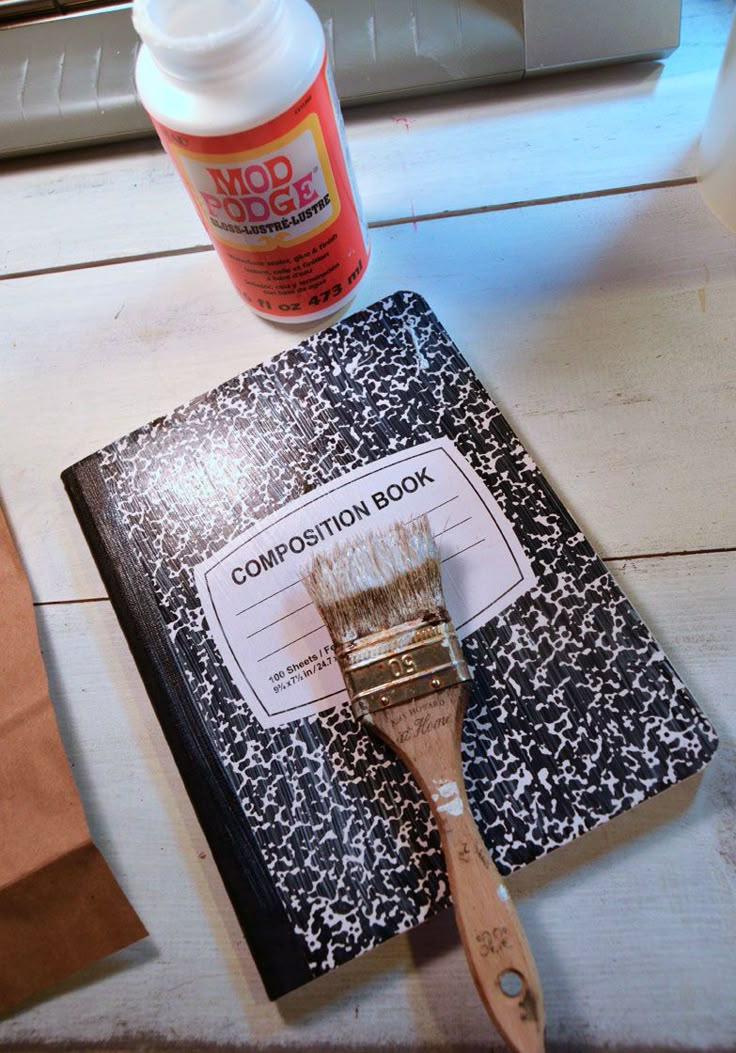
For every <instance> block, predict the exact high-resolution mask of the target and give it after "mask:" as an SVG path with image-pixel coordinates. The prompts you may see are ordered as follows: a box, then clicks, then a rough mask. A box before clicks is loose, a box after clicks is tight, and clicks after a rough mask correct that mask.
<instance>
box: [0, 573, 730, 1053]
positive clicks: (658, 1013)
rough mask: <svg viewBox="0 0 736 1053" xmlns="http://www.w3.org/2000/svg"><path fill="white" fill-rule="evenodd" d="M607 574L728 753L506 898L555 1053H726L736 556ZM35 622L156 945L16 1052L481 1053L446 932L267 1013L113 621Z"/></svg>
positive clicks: (433, 929)
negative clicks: (525, 946)
mask: <svg viewBox="0 0 736 1053" xmlns="http://www.w3.org/2000/svg"><path fill="white" fill-rule="evenodd" d="M614 572H615V573H616V575H617V576H618V577H619V579H620V580H621V582H622V584H623V586H624V588H626V589H627V590H628V592H629V593H630V595H631V596H632V598H633V600H634V602H635V603H636V605H637V606H638V607H639V609H640V610H641V611H642V612H643V614H644V615H645V616H646V617H647V618H648V619H649V620H650V623H651V624H652V626H653V628H654V629H655V631H656V632H657V634H658V636H659V638H660V640H661V642H662V643H663V645H664V646H665V648H666V649H668V651H669V652H670V654H671V656H672V658H673V660H674V661H675V664H676V665H677V666H678V668H679V670H680V672H681V673H682V675H683V676H684V677H685V679H686V680H687V681H688V682H689V684H690V685H691V687H692V688H693V690H694V691H695V693H696V695H697V697H698V698H699V699H700V701H701V704H702V705H703V707H704V708H705V710H706V712H708V713H709V714H710V715H711V717H712V718H713V719H714V720H715V722H716V724H717V726H718V728H719V731H720V733H721V738H722V742H721V748H720V750H719V753H718V754H717V755H716V759H715V761H714V762H713V764H712V765H711V766H710V768H709V769H708V771H707V772H706V773H705V775H704V777H703V778H702V781H701V782H700V785H697V784H696V783H694V782H691V783H689V784H686V785H685V786H682V787H680V788H677V789H675V790H673V791H669V792H668V793H665V794H663V795H661V796H660V797H659V798H658V799H657V800H655V801H652V802H648V803H647V804H645V805H642V806H640V807H638V808H637V809H635V810H634V812H632V813H630V814H629V815H627V816H623V817H621V818H620V819H617V820H615V821H614V822H613V823H609V824H607V825H606V826H605V827H604V828H601V829H599V830H597V831H594V832H593V833H591V834H588V835H586V837H584V838H582V839H580V840H579V841H577V842H575V843H574V844H572V845H570V846H568V847H566V848H565V849H561V850H558V851H557V852H556V853H554V854H553V855H552V856H550V857H548V858H547V859H546V860H542V861H540V862H538V863H536V864H534V865H533V866H532V867H529V868H527V870H526V871H525V872H523V873H522V874H519V875H517V876H516V877H515V878H513V879H512V885H513V888H514V892H515V895H516V896H517V900H518V901H519V904H520V911H521V914H522V916H523V920H524V923H525V926H526V928H527V932H528V934H529V936H530V939H531V941H532V944H533V946H534V949H535V954H536V957H537V961H538V965H539V969H540V973H541V978H542V982H543V985H544V988H545V995H546V1004H547V1011H548V1020H549V1032H548V1035H549V1040H550V1042H555V1043H556V1044H557V1045H556V1046H555V1048H560V1049H561V1048H565V1049H569V1050H579V1049H581V1048H585V1049H588V1050H595V1049H599V1048H600V1049H602V1048H604V1047H605V1048H612V1047H613V1048H621V1047H623V1048H626V1047H628V1048H631V1049H641V1048H643V1047H645V1046H647V1047H648V1046H650V1045H651V1046H656V1047H658V1048H659V1047H664V1046H674V1045H675V1044H677V1045H678V1048H687V1049H706V1048H711V1049H712V1048H715V1047H722V1048H727V1047H728V1044H729V1042H730V1041H731V1040H732V1037H733V1034H734V1028H736V1003H735V1002H734V999H733V997H732V994H733V992H732V983H733V976H734V975H735V973H736V931H735V925H734V918H735V915H734V905H735V904H736V868H735V864H734V860H735V859H736V844H735V842H734V829H735V826H734V800H736V785H735V784H734V772H735V771H736V766H735V765H734V760H735V759H736V707H734V704H733V703H734V687H733V685H734V682H735V680H736V676H735V675H734V674H736V668H734V655H733V641H734V639H736V554H734V553H730V554H722V555H716V556H702V555H701V556H690V557H675V558H665V559H653V560H634V561H630V562H627V563H626V564H619V565H617V566H616V567H615V568H614ZM37 613H38V620H39V625H40V631H41V639H42V645H43V650H44V656H45V659H46V663H47V667H48V669H49V674H50V681H51V693H52V697H53V698H54V699H55V702H56V707H57V712H58V714H59V719H60V723H61V727H62V733H63V737H64V741H65V744H66V746H67V749H68V751H69V753H70V756H71V759H72V761H73V763H74V771H75V775H76V778H77V781H78V785H79V788H80V791H81V793H82V796H83V798H84V800H85V802H86V806H87V808H88V812H89V817H90V822H91V826H92V829H93V832H94V835H95V837H96V838H97V840H98V842H99V844H100V845H101V847H102V848H103V850H104V851H105V853H106V854H107V857H108V859H109V860H110V862H111V864H112V866H113V867H114V869H115V872H116V874H117V875H118V876H119V878H120V880H121V881H122V884H123V886H124V887H125V889H126V890H127V892H128V894H129V895H130V897H131V899H132V901H133V902H134V904H135V906H136V907H137V908H138V910H139V911H140V913H141V915H142V917H143V918H144V920H145V921H146V923H147V924H148V926H149V928H150V930H151V938H150V939H149V940H148V941H146V942H145V943H143V944H141V945H140V946H138V947H135V948H131V949H130V950H128V951H125V952H123V953H121V954H119V955H117V956H116V957H115V958H113V959H110V960H109V961H107V962H102V963H100V964H99V965H97V966H94V967H93V968H91V969H88V970H87V971H86V972H85V973H84V975H82V976H80V977H79V979H78V980H76V981H69V982H68V983H66V984H63V985H60V986H59V987H57V988H56V990H55V991H54V992H53V996H52V997H50V998H48V999H45V1000H38V1001H37V1002H35V1003H34V1004H32V1005H31V1006H30V1007H28V1008H27V1009H26V1010H25V1011H23V1012H19V1013H17V1014H15V1015H14V1016H11V1017H9V1018H7V1019H5V1020H4V1021H2V1022H0V1045H2V1047H3V1049H12V1048H13V1046H14V1044H20V1043H34V1042H43V1041H45V1042H50V1041H52V1040H53V1041H54V1042H57V1043H66V1042H77V1043H79V1044H80V1045H84V1044H85V1043H92V1042H103V1041H104V1042H111V1043H120V1044H125V1043H128V1044H131V1043H133V1042H137V1043H142V1042H143V1041H144V1040H145V1041H146V1042H147V1043H151V1044H152V1045H155V1044H160V1045H164V1044H166V1043H167V1042H174V1041H175V1042H178V1043H184V1044H187V1045H188V1046H189V1047H190V1048H191V1047H192V1046H194V1045H197V1044H199V1043H207V1044H214V1045H217V1044H223V1045H224V1044H232V1046H233V1047H237V1048H243V1049H245V1048H250V1049H255V1048H258V1049H266V1048H276V1047H278V1048H284V1047H286V1048H291V1049H297V1048H299V1049H305V1048H316V1047H320V1046H321V1047H322V1048H325V1047H329V1048H334V1041H335V1036H336V1035H339V1036H340V1040H339V1045H340V1048H341V1049H346V1050H349V1049H351V1048H353V1047H356V1048H357V1047H360V1046H362V1048H364V1049H378V1048H389V1047H390V1048H393V1049H396V1048H402V1049H427V1048H436V1047H439V1046H441V1047H442V1048H450V1047H451V1048H453V1049H458V1050H461V1049H473V1050H478V1049H481V1048H483V1049H485V1048H488V1047H487V1043H488V1042H489V1026H488V1022H487V1020H486V1017H485V1014H484V1012H483V1010H482V1008H481V1007H480V1005H479V1003H478V999H477V996H476V994H475V991H474V989H473V986H472V983H471V981H470V979H469V978H468V976H467V973H466V968H465V964H464V959H463V955H462V953H461V951H460V947H459V944H458V940H457V936H456V934H455V932H454V929H453V925H452V921H451V918H450V917H449V915H448V916H444V917H442V918H439V919H436V920H435V921H434V922H432V923H430V924H428V925H426V926H424V927H423V928H422V929H421V930H419V931H417V932H415V933H413V934H411V935H410V936H407V937H399V938H396V939H394V940H392V941H390V943H389V944H387V945H385V946H383V947H381V948H379V949H377V950H376V951H374V952H371V953H370V954H368V955H366V956H364V957H362V958H360V959H358V960H356V961H354V962H352V963H351V964H350V965H348V966H344V967H342V968H341V969H339V970H337V971H336V972H335V973H333V974H332V975H330V976H327V977H324V978H322V979H321V980H320V981H318V982H316V983H314V984H312V985H310V986H308V987H307V988H303V989H302V990H301V991H298V992H295V993H293V994H292V995H289V996H288V997H287V998H286V999H283V1000H282V1001H281V1002H280V1003H279V1004H278V1005H274V1004H272V1003H269V1002H268V1001H267V999H266V997H265V995H264V993H263V990H262V988H261V985H260V981H259V979H258V976H257V973H256V971H255V967H254V966H253V963H252V961H251V959H250V956H249V954H248V951H247V948H246V947H245V946H244V944H243V940H242V937H241V935H240V934H239V931H238V928H237V925H236V922H235V920H234V917H233V915H232V912H231V910H230V907H229V903H228V901H227V899H226V897H225V895H224V893H223V890H222V887H221V884H220V880H219V877H218V875H217V873H216V870H215V868H214V866H213V865H212V862H211V859H210V857H209V851H208V848H207V845H206V842H205V841H204V839H203V837H202V834H201V832H200V830H199V828H198V826H197V823H196V821H195V819H194V816H193V813H192V811H191V808H190V806H189V803H188V801H187V799H186V796H185V794H184V791H183V789H182V787H181V784H180V781H179V778H178V775H177V773H176V770H175V768H174V765H173V762H172V760H171V758H170V756H169V753H168V750H167V747H166V745H165V743H164V741H163V738H162V735H161V733H160V731H159V729H158V726H157V724H156V722H155V718H154V717H153V715H152V710H151V708H150V706H149V704H148V701H147V699H146V698H145V695H144V692H143V688H142V686H141V684H140V681H139V678H138V674H137V672H136V670H135V667H134V665H133V662H132V659H131V658H130V656H129V654H128V652H127V649H126V647H125V643H124V641H123V638H122V635H121V633H120V630H119V628H118V626H117V623H116V621H115V617H114V614H113V612H112V610H111V608H110V606H109V604H107V603H106V602H102V603H89V604H72V605H60V606H51V607H44V608H40V609H39V610H38V612H37ZM448 992H452V995H451V997H448V994H447V993H448ZM714 1007H715V1008H714ZM607 1044H609V1045H607ZM495 1048H498V1047H496V1046H494V1049H495Z"/></svg>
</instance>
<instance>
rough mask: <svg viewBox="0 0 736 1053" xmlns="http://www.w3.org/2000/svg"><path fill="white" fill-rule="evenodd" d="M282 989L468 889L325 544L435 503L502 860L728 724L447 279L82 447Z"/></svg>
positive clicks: (129, 600)
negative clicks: (361, 720) (690, 685)
mask: <svg viewBox="0 0 736 1053" xmlns="http://www.w3.org/2000/svg"><path fill="white" fill-rule="evenodd" d="M63 478H64V482H65V485H66V487H67V489H68V492H69V495H70V497H71V499H72V502H73V504H74V507H75V509H76V512H77V515H78V517H79V520H80V523H81V525H82V528H83V529H84V532H85V534H86V536H87V540H88V542H89V544H90V546H91V548H92V551H93V553H94V555H95V558H96V560H97V563H98V566H99V568H100V571H101V573H102V576H103V578H104V580H105V583H106V585H107V587H108V589H109V592H110V597H111V600H112V602H113V604H114V606H115V610H116V612H117V615H118V617H119V619H120V622H121V625H122V627H123V629H124V631H125V633H126V636H127V639H128V642H129V644H130V647H131V650H132V652H133V654H134V656H135V658H136V661H137V663H138V667H139V669H140V672H141V675H142V677H143V679H144V681H145V684H146V687H147V689H148V692H149V695H150V697H151V701H152V703H153V705H154V708H155V710H156V713H157V715H158V718H159V721H160V722H161V725H162V728H163V730H164V733H165V734H166V737H167V740H168V742H169V745H170V747H171V749H172V752H173V754H174V757H175V759H176V762H177V764H178V767H179V770H180V773H181V776H182V780H183V782H184V785H185V787H186V789H187V792H188V793H189V796H190V798H191V800H192V802H193V804H194V807H195V809H196V811H197V815H198V817H199V820H200V822H201V824H202V827H203V829H204V831H205V834H206V836H207V838H208V840H209V843H210V845H211V848H212V852H213V856H214V858H215V860H216V862H217V864H218V867H219V869H220V873H221V874H222V877H223V880H224V882H225V885H226V887H227V889H228V893H229V895H230V898H231V900H232V902H233V905H234V908H235V910H236V913H237V915H238V918H239V920H240V923H241V925H242V926H243V931H244V933H245V935H246V937H247V939H248V943H249V945H250V948H251V950H252V952H253V955H254V957H255V960H256V962H257V964H258V966H259V969H260V971H261V975H262V977H263V980H264V983H265V986H266V989H267V991H268V993H269V995H270V996H271V997H278V996H279V995H281V994H284V993H285V992H286V991H288V990H291V989H292V988H294V987H296V986H298V985H300V984H302V983H305V982H306V981H308V980H309V979H311V978H313V977H316V976H318V975H320V974H321V973H323V972H325V971H327V970H329V969H331V968H333V967H335V966H336V965H339V964H340V963H341V962H345V961H347V960H349V959H350V958H352V957H354V956H355V955H357V954H359V953H361V952H363V951H365V950H368V949H369V948H370V947H372V946H374V945H376V944H377V943H379V942H380V941H381V940H384V939H386V938H388V937H390V936H392V935H394V934H396V933H399V932H403V931H406V930H407V929H410V928H411V927H413V926H414V925H417V924H418V923H420V922H421V921H423V920H424V919H425V918H427V917H429V916H431V915H432V914H434V913H435V912H436V911H438V910H439V909H441V908H442V907H444V906H445V905H446V904H447V902H448V892H447V882H446V875H445V871H444V864H443V860H442V855H441V852H440V848H439V838H438V834H437V832H436V829H435V828H434V826H433V823H432V821H431V819H430V817H429V813H428V810H427V808H426V806H425V804H424V802H423V801H422V799H421V796H420V794H419V791H418V790H417V788H416V787H415V785H414V783H413V781H412V778H411V776H410V775H409V774H408V773H407V772H406V770H405V769H404V768H403V766H402V765H401V763H400V762H399V761H397V760H396V759H395V758H394V757H393V756H392V755H391V753H390V751H389V750H388V749H387V748H386V747H384V746H383V745H382V744H381V743H380V742H379V741H377V740H375V739H374V738H372V737H371V736H369V735H368V734H367V733H366V732H365V731H364V729H363V728H361V727H360V725H359V724H357V723H356V721H355V720H354V718H353V716H352V713H351V710H350V707H349V705H348V704H347V701H346V694H345V691H344V688H343V686H342V682H341V679H340V676H339V672H338V671H337V668H336V665H335V662H334V659H333V655H332V652H331V647H330V643H329V637H328V635H327V631H326V629H325V628H324V626H322V625H321V624H320V621H319V618H318V617H317V616H316V612H315V611H314V609H313V608H312V607H311V606H310V604H309V601H308V598H307V597H306V594H305V593H304V592H303V587H302V585H301V582H300V578H299V568H300V566H301V565H302V564H303V563H304V562H305V561H306V560H307V559H309V558H310V556H311V555H312V554H313V553H314V552H315V551H317V550H318V549H319V547H320V546H322V545H329V544H331V543H334V540H335V539H337V538H338V537H339V538H340V539H343V540H344V538H345V536H347V535H348V534H349V533H350V532H355V533H356V534H359V533H360V532H361V531H365V530H368V529H373V528H375V527H380V526H381V525H382V524H386V523H388V522H391V521H392V520H395V519H397V518H410V517H411V516H413V515H415V514H420V513H422V512H428V513H429V515H430V523H431V525H432V528H433V532H434V533H435V536H436V537H437V539H438V544H439V546H440V556H441V559H442V567H443V582H444V586H445V591H446V595H447V599H448V606H449V608H450V613H451V614H452V616H453V618H454V620H455V622H456V624H457V626H458V629H459V633H460V636H461V639H462V640H463V648H464V651H465V656H466V659H467V661H468V663H469V665H470V667H471V670H472V672H473V674H474V687H473V695H472V699H471V701H470V703H469V706H468V710H467V714H466V718H465V722H464V724H463V757H464V765H465V773H466V781H467V789H468V796H469V799H470V801H471V805H472V807H473V811H474V813H475V816H476V818H477V821H478V825H479V828H480V831H481V834H482V835H483V837H484V839H485V841H486V843H487V845H488V846H489V849H490V851H491V853H492V855H493V858H494V860H495V861H496V863H497V865H498V867H499V869H500V870H501V871H502V872H503V873H508V872H509V871H511V870H513V869H515V868H517V867H520V866H523V865H524V864H525V863H528V862H530V861H531V860H533V859H535V858H537V857H539V856H541V855H543V854H544V853H546V852H548V851H550V850H552V849H554V848H555V847H557V846H558V845H561V844H564V843H566V842H568V841H570V840H571V839H573V838H574V837H576V836H578V835H579V834H582V833H584V832H585V831H586V830H589V829H592V828H593V827H595V826H597V825H599V824H600V823H602V822H604V821H606V820H607V819H610V818H612V817H613V816H615V815H617V814H619V813H620V812H622V811H625V810H626V809H628V808H631V807H632V806H634V805H635V804H637V803H638V802H639V801H642V800H644V799H645V798H647V797H650V796H652V795H653V794H655V793H657V792H659V791H660V790H662V789H664V788H665V787H667V786H670V785H672V784H674V783H675V782H677V781H679V780H680V779H683V778H685V777H687V776H689V775H692V774H694V773H695V772H697V771H699V770H700V769H701V768H702V767H703V766H704V764H705V763H707V761H708V760H709V758H710V756H711V755H712V753H713V751H714V749H715V747H716V742H717V740H716V737H715V733H714V731H713V729H712V727H711V725H710V723H709V722H708V721H707V719H706V718H705V717H704V716H703V714H702V713H701V712H700V710H699V709H698V707H697V705H696V704H695V702H694V700H693V699H692V697H691V695H690V694H689V692H688V691H687V689H686V688H685V686H684V685H683V684H682V682H681V681H680V679H679V677H678V676H677V674H676V673H675V671H674V670H673V668H672V666H671V664H670V663H669V661H668V659H667V658H666V656H665V655H664V654H663V652H662V650H661V648H660V647H659V645H658V644H657V642H656V641H655V640H654V639H653V638H652V636H651V634H650V633H649V631H648V629H647V628H646V626H645V625H644V624H643V623H642V621H641V619H640V618H639V616H638V615H637V613H636V611H635V610H634V609H633V607H632V606H631V604H630V603H629V602H628V600H627V599H626V597H625V596H624V595H623V594H622V592H621V590H620V589H619V587H618V586H617V584H616V583H615V581H614V580H613V578H612V577H611V576H610V574H609V573H608V572H607V570H606V568H605V567H604V565H603V564H602V563H601V561H600V560H599V559H598V557H597V556H596V554H595V553H594V551H593V550H592V548H591V547H590V545H589V544H588V542H587V541H586V539H585V537H584V536H583V534H582V533H581V531H580V530H579V528H578V527H577V525H576V524H575V522H574V521H573V520H572V518H571V517H570V515H569V513H568V512H567V510H566V509H565V507H564V506H563V505H562V503H561V502H560V501H559V499H558V498H557V496H556V495H555V494H554V492H553V491H552V490H551V488H550V486H549V484H548V483H547V482H546V480H545V479H544V477H543V476H542V474H541V473H540V472H539V470H538V468H537V467H536V465H535V464H534V462H533V461H532V459H531V457H530V456H529V454H528V453H527V452H526V450H524V448H523V447H522V446H521V444H520V443H519V441H518V439H517V438H516V436H515V435H514V433H513V432H512V430H511V428H510V427H509V425H508V423H507V422H506V420H505V419H504V418H503V416H502V415H501V413H500V412H499V410H498V408H497V407H496V406H495V405H494V403H493V401H492V400H491V398H490V396H489V395H488V393H487V392H486V391H485V389H484V388H483V387H482V385H481V384H480V382H479V381H478V379H477V378H476V377H475V375H474V373H473V372H472V370H471V369H470V367H469V366H468V364H467V363H466V362H465V360H464V359H463V358H462V356H461V355H460V353H459V351H458V350H457V348H456V347H455V345H454V344H453V343H452V341H451V339H450V338H449V336H448V334H447V333H446V332H445V330H444V329H443V328H442V326H441V324H440V323H439V321H438V320H437V318H436V317H435V315H434V314H433V313H432V311H431V310H430V309H429V307H428V306H427V304H426V303H425V301H424V300H423V299H422V298H421V297H419V296H418V295H416V294H415V293H410V292H398V293H395V294H394V295H393V296H390V297H388V298H386V299H384V300H382V301H380V302H379V303H376V304H373V305H372V306H370V307H368V308H366V309H365V310H363V311H360V312H359V313H357V314H355V315H353V316H351V317H350V318H347V319H345V320H344V321H341V322H338V323H337V324H336V325H334V326H332V327H331V328H329V329H327V330H325V331H323V332H321V333H318V334H316V335H315V336H312V337H309V338H308V339H307V340H305V341H303V342H302V343H301V344H299V345H298V346H297V347H295V348H293V349H292V350H289V351H286V352H283V353H282V354H280V355H277V356H276V357H275V358H273V359H271V360H269V361H267V362H264V363H263V364H261V365H259V366H256V367H255V368H253V369H250V370H248V371H247V372H245V373H243V374H241V375H240V376H238V377H235V378H234V379H232V380H230V381H227V382H226V383H224V384H222V385H220V386H219V387H218V388H216V389H214V390H213V391H211V392H209V393H208V394H206V395H203V396H201V397H200V398H198V399H195V400H194V401H193V402H191V403H189V404H188V405H186V406H183V407H180V408H179V409H176V410H174V411H173V412H172V413H171V414H170V415H169V416H166V417H164V418H161V419H159V420H157V421H154V422H153V423H151V424H149V425H146V426H144V427H142V428H140V429H138V430H137V431H135V432H133V433H132V434H131V435H128V436H126V437H124V438H122V439H120V440H118V441H117V442H114V443H112V444H111V445H109V446H107V447H105V448H104V449H102V450H100V451H98V452H97V453H95V454H92V455H91V456H90V457H87V458H85V459H84V460H82V461H80V462H79V463H78V464H76V465H74V466H72V467H71V468H69V469H67V470H66V472H64V475H63Z"/></svg>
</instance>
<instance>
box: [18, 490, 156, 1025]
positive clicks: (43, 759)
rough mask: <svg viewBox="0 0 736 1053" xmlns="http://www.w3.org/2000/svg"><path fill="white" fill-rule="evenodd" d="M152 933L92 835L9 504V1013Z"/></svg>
mask: <svg viewBox="0 0 736 1053" xmlns="http://www.w3.org/2000/svg"><path fill="white" fill-rule="evenodd" d="M145 935H146V930H145V929H144V927H143V925H142V924H141V922H140V920H139V918H138V916H137V915H136V913H135V911H134V910H133V908H132V907H131V906H130V904H129V903H128V901H127V899H126V898H125V896H124V895H123V893H122V891H121V890H120V888H119V886H118V884H117V882H116V881H115V878H114V877H113V876H112V874H111V872H110V870H109V868H108V866H107V864H106V863H105V860H104V859H103V858H102V856H101V854H100V852H99V851H98V849H97V848H96V847H95V845H94V844H93V843H92V840H91V838H90V833H89V830H88V828H87V823H86V821H85V818H84V812H83V810H82V804H81V801H80V800H79V797H78V795H77V791H76V788H75V786H74V781H73V779H72V774H71V770H70V768H69V763H68V761H67V759H66V756H65V754H64V748H63V746H62V744H61V739H60V737H59V732H58V729H57V726H56V719H55V716H54V711H53V708H52V706H51V701H50V699H49V694H48V684H47V681H46V673H45V670H44V667H43V661H42V659H41V652H40V650H39V646H38V636H37V634H36V623H35V619H34V616H33V605H32V602H31V592H30V589H29V587H28V583H27V581H26V578H25V574H24V573H23V568H22V567H21V564H20V560H19V558H18V554H17V553H16V551H15V547H14V545H13V542H12V538H11V537H10V532H9V530H8V526H7V523H6V522H5V518H4V516H3V514H2V510H0V1013H2V1012H3V1011H5V1010H7V1009H9V1008H10V1007H11V1006H13V1005H16V1004H17V1003H18V1002H21V1001H22V1000H23V999H25V998H28V997H29V996H30V995H32V994H34V993H35V992H36V991H39V990H40V989H42V988H44V987H46V986H48V985H49V984H51V983H54V982H55V981H56V980H60V979H62V977H65V976H68V975H69V973H72V972H74V971H75V970H77V969H80V968H81V967H82V966H84V965H88V964H89V963H90V962H93V961H95V960H96V959H98V958H101V957H103V956H104V955H106V954H110V953H111V952H112V951H116V950H119V949H120V948H121V947H126V946H127V945H128V944H129V943H133V942H134V941H135V940H139V939H141V938H142V937H143V936H145Z"/></svg>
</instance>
